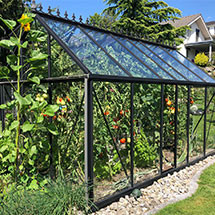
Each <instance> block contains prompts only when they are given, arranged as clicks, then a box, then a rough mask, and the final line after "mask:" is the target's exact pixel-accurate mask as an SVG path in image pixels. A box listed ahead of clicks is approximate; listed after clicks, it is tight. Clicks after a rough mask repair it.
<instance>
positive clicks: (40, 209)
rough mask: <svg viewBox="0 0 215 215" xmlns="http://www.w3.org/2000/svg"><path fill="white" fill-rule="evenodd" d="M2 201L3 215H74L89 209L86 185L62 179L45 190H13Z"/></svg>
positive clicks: (0, 206)
mask: <svg viewBox="0 0 215 215" xmlns="http://www.w3.org/2000/svg"><path fill="white" fill-rule="evenodd" d="M0 201H1V202H0V214H1V215H73V214H86V213H87V211H88V209H89V207H88V204H87V201H86V199H85V185H84V184H82V185H74V184H72V183H71V181H70V180H65V179H63V178H61V177H59V178H58V179H56V181H51V180H50V181H49V183H48V185H47V186H46V187H45V189H44V190H42V189H41V190H36V191H29V190H26V189H22V190H13V191H11V192H9V193H8V195H7V196H6V197H4V198H2V199H1V200H0ZM80 211H81V212H80ZM88 212H89V211H88Z"/></svg>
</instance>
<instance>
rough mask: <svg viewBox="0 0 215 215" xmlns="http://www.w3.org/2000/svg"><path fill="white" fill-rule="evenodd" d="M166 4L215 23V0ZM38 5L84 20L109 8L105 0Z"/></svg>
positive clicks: (57, 0)
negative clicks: (198, 14) (199, 14)
mask: <svg viewBox="0 0 215 215" xmlns="http://www.w3.org/2000/svg"><path fill="white" fill-rule="evenodd" d="M164 2H166V3H167V4H168V5H169V6H172V7H175V8H178V9H180V10H181V11H182V16H189V15H193V14H197V13H201V14H202V16H203V18H204V20H205V21H206V22H209V21H215V0H164ZM36 3H37V4H39V3H42V5H43V7H44V10H45V11H47V8H48V6H49V5H50V6H51V8H59V9H60V11H61V15H62V14H64V12H65V11H67V12H68V14H69V17H71V16H72V14H73V13H75V15H76V16H77V17H79V16H80V15H82V16H83V18H84V19H86V18H87V17H89V16H90V15H93V14H94V13H101V12H102V11H103V9H105V8H106V7H107V5H106V4H105V3H104V1H103V0H36Z"/></svg>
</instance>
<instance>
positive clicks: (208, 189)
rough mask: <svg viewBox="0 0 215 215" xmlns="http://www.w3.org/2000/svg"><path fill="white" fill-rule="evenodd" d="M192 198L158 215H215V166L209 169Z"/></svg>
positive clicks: (171, 206)
mask: <svg viewBox="0 0 215 215" xmlns="http://www.w3.org/2000/svg"><path fill="white" fill-rule="evenodd" d="M198 184H199V187H198V189H197V191H196V193H194V194H193V195H192V196H191V197H189V198H187V199H185V200H183V201H179V202H177V203H175V204H171V205H168V206H167V207H165V208H164V209H162V210H160V211H159V212H158V213H156V215H215V165H212V166H210V167H209V168H207V169H206V170H205V171H204V172H203V173H202V175H201V176H200V180H199V182H198Z"/></svg>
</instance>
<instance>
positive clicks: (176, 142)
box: [174, 84, 178, 168]
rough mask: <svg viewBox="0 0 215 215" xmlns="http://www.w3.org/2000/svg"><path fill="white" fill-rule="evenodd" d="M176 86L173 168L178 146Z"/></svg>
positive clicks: (175, 162) (176, 89) (176, 90)
mask: <svg viewBox="0 0 215 215" xmlns="http://www.w3.org/2000/svg"><path fill="white" fill-rule="evenodd" d="M177 129H178V85H177V84H176V85H175V135H174V139H175V140H174V142H175V143H174V166H175V168H177V145H178V135H177Z"/></svg>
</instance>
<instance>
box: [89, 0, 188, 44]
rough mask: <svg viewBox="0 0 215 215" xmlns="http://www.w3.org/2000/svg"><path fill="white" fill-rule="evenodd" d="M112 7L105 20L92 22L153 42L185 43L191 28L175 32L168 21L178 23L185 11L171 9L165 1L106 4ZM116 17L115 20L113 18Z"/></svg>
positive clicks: (113, 1)
mask: <svg viewBox="0 0 215 215" xmlns="http://www.w3.org/2000/svg"><path fill="white" fill-rule="evenodd" d="M106 2H107V5H108V6H109V7H108V8H106V9H105V10H104V11H103V14H104V17H103V19H102V17H101V15H100V16H98V15H97V14H95V15H94V16H91V17H90V19H91V21H93V22H95V24H96V25H97V26H99V25H101V26H103V27H105V28H109V27H110V26H111V23H112V26H113V27H118V28H119V29H121V30H122V31H125V32H126V31H128V32H133V33H134V34H138V35H147V36H148V37H150V38H154V39H158V40H160V39H162V40H168V41H172V42H173V41H176V43H177V44H180V43H182V42H183V40H182V39H180V37H184V35H185V33H186V30H187V29H188V27H187V26H183V27H178V28H175V27H174V26H172V25H171V24H169V23H168V21H174V20H176V19H178V18H179V17H180V16H181V11H180V10H178V9H176V8H173V7H169V6H168V5H167V4H166V3H165V2H163V1H155V0H141V1H136V0H132V1H130V0H118V1H116V0H106ZM110 17H112V18H110Z"/></svg>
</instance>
